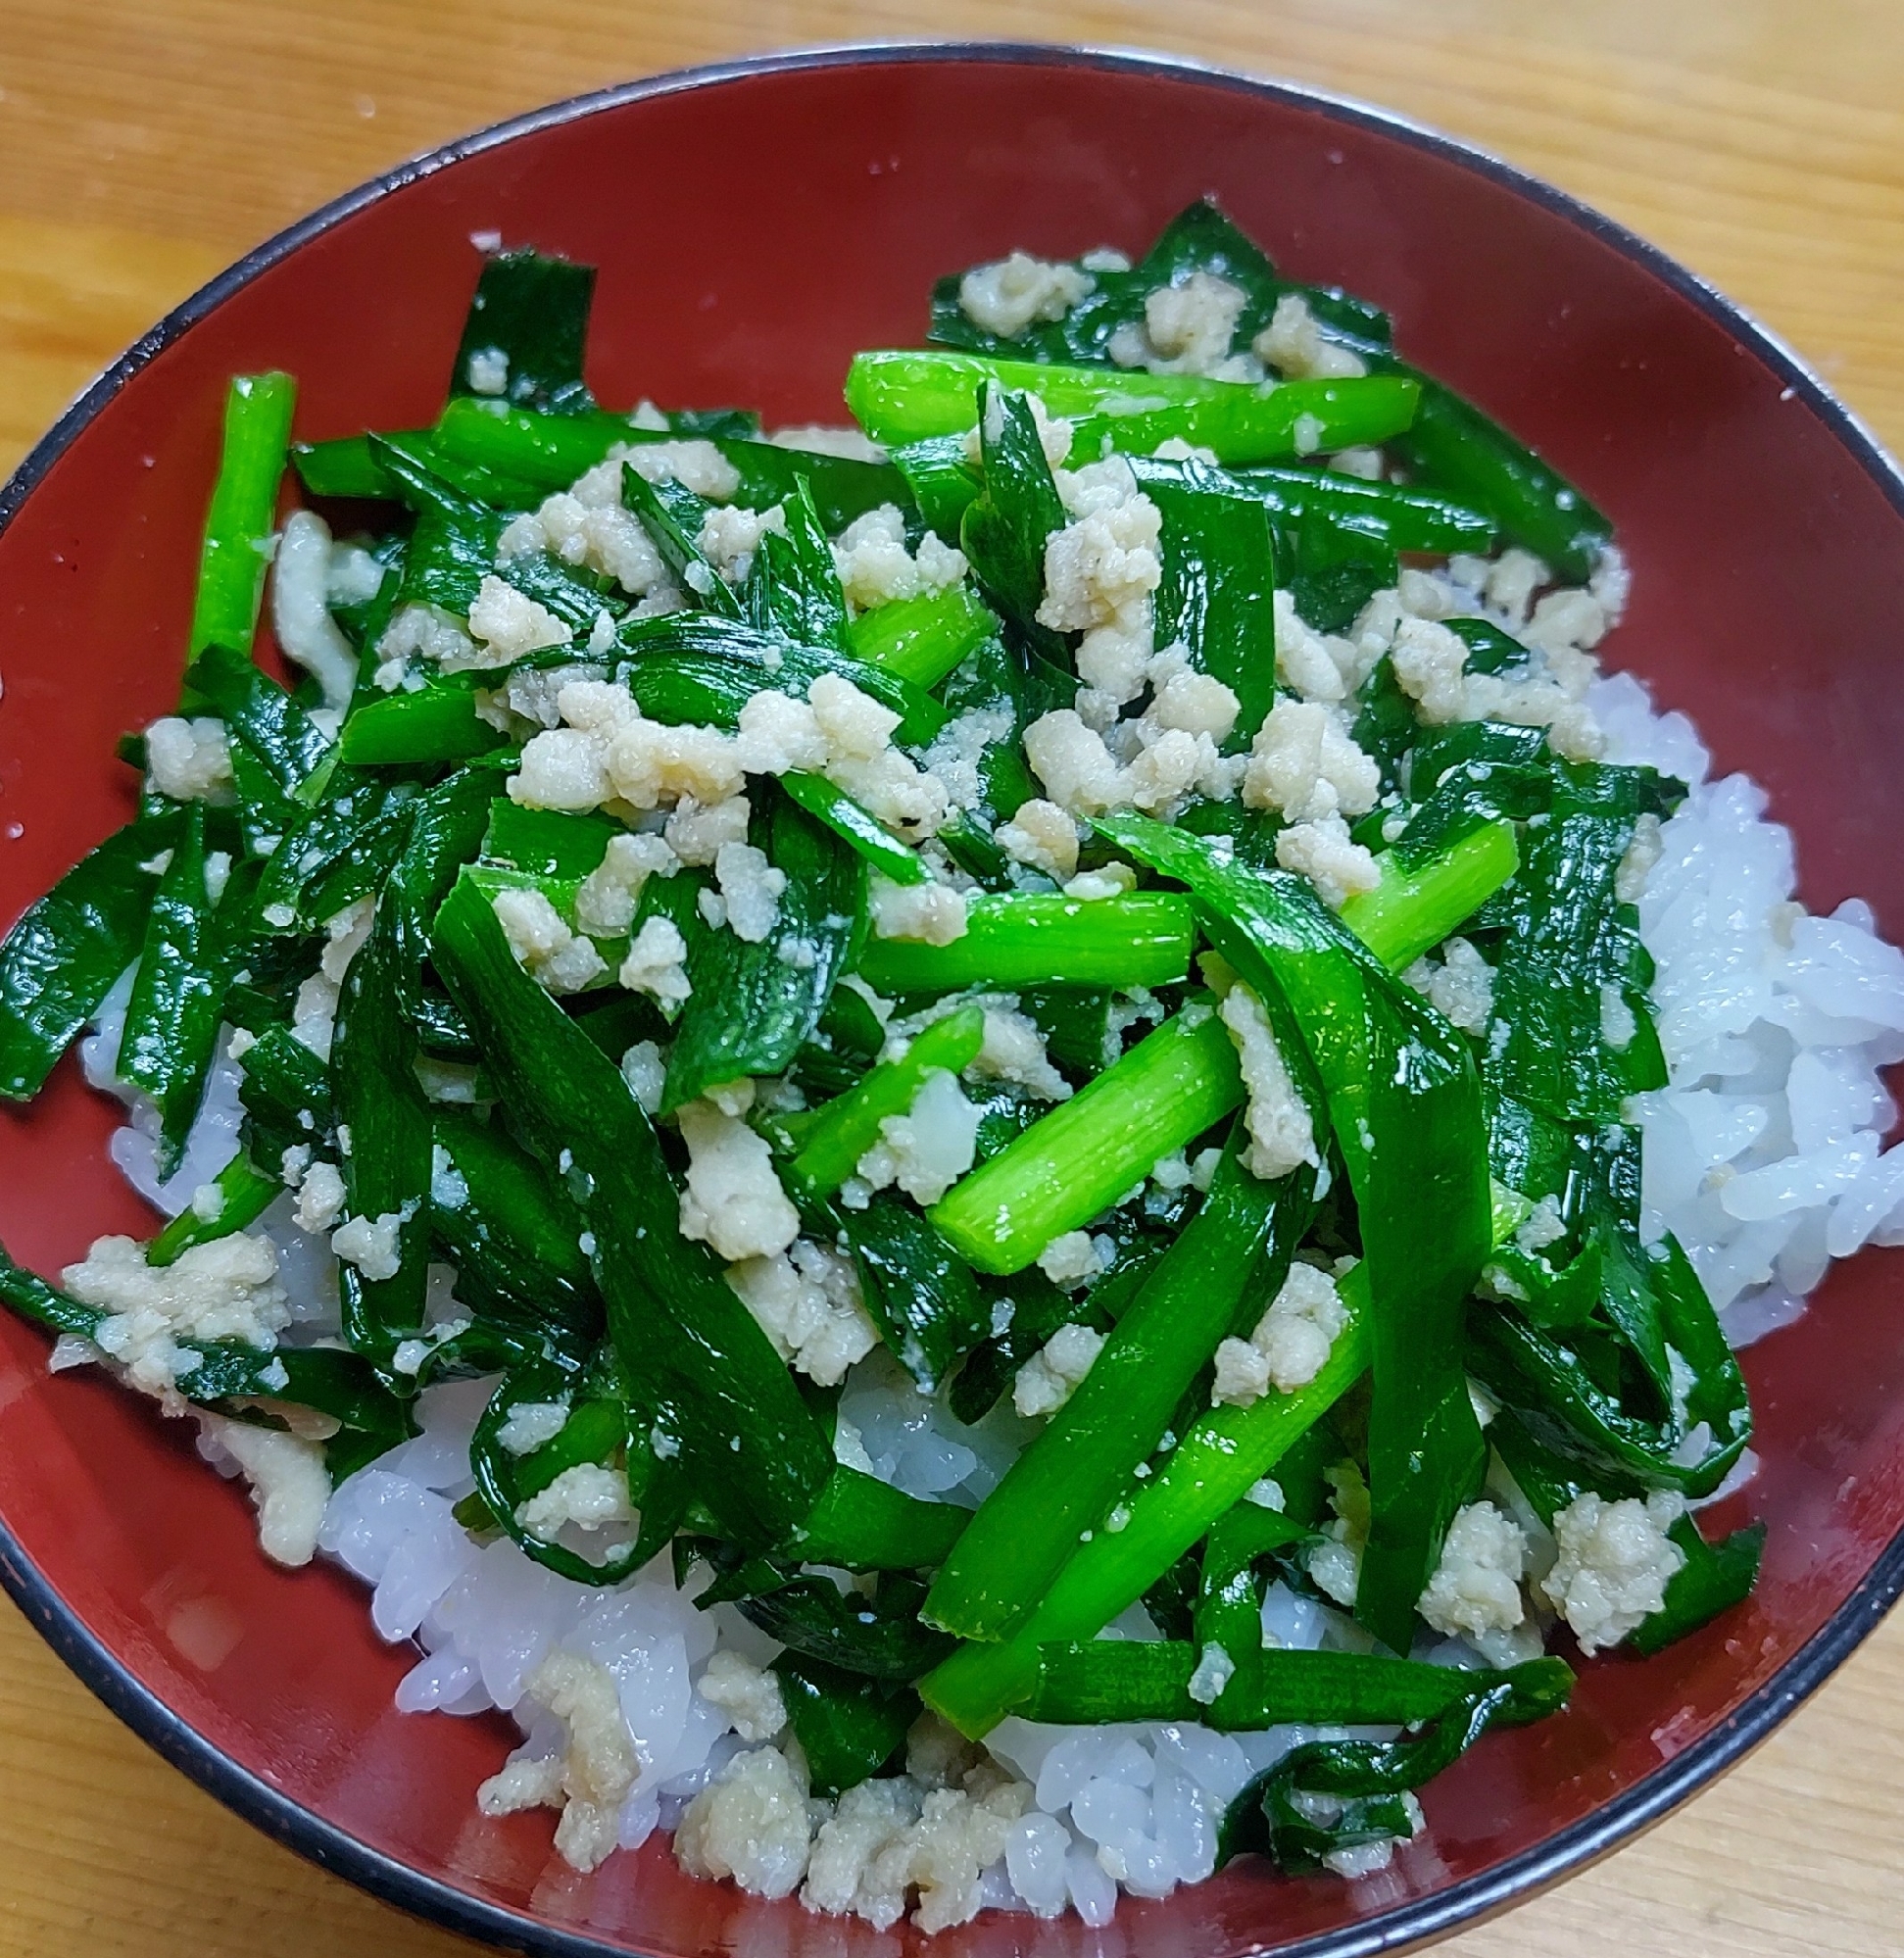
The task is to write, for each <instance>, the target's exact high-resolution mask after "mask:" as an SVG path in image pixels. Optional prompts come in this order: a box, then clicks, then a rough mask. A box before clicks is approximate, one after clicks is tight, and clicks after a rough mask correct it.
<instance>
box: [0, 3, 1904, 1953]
mask: <svg viewBox="0 0 1904 1958" xmlns="http://www.w3.org/2000/svg"><path fill="white" fill-rule="evenodd" d="M927 28H930V30H931V31H933V32H935V33H940V34H956V33H963V34H969V35H975V36H1012V37H1033V36H1036V37H1043V38H1049V39H1058V40H1067V39H1068V40H1085V41H1093V42H1097V43H1099V44H1121V45H1143V46H1152V47H1159V48H1165V49H1169V50H1172V51H1175V52H1177V53H1182V54H1191V55H1199V56H1203V57H1206V58H1208V59H1210V60H1214V61H1221V62H1228V63H1232V64H1234V65H1237V66H1240V67H1244V68H1248V69H1253V70H1256V71H1258V72H1261V73H1269V74H1283V75H1290V76H1294V77H1297V78H1300V79H1303V80H1307V81H1313V82H1318V83H1321V84H1323V85H1324V86H1326V87H1329V88H1334V89H1338V90H1341V91H1343V92H1345V93H1349V94H1354V95H1359V96H1364V97H1366V98H1368V99H1369V100H1371V101H1375V102H1380V103H1383V104H1386V105H1388V106H1390V107H1391V108H1395V109H1399V110H1402V111H1405V112H1407V113H1408V114H1410V115H1413V116H1415V117H1417V118H1420V119H1421V120H1423V121H1425V122H1433V123H1438V124H1440V126H1442V127H1444V128H1447V129H1450V130H1453V131H1454V132H1456V133H1457V134H1460V135H1463V136H1466V137H1469V138H1471V139H1474V140H1476V141H1479V142H1481V143H1483V144H1485V145H1486V146H1488V147H1489V148H1490V149H1493V150H1495V151H1497V152H1499V153H1500V154H1502V155H1504V156H1506V157H1508V158H1510V159H1512V160H1513V161H1514V162H1516V163H1519V164H1522V165H1524V166H1526V167H1527V168H1529V169H1531V170H1534V171H1538V172H1540V173H1541V174H1543V175H1545V176H1547V177H1550V178H1552V179H1553V180H1554V181H1555V182H1557V183H1560V184H1562V185H1564V186H1565V187H1566V188H1568V189H1569V190H1572V191H1575V192H1577V193H1579V194H1580V195H1581V196H1583V197H1586V198H1587V199H1588V200H1590V201H1591V202H1593V203H1595V204H1597V205H1599V206H1600V207H1602V208H1603V209H1605V210H1607V211H1609V212H1611V213H1612V214H1613V215H1614V216H1615V217H1617V218H1620V219H1622V220H1625V221H1626V222H1627V223H1629V224H1631V225H1633V226H1635V228H1636V229H1637V230H1639V231H1641V232H1642V233H1644V234H1645V235H1646V236H1647V237H1649V238H1652V239H1654V240H1656V241H1657V242H1658V243H1659V244H1661V245H1663V246H1665V247H1666V249H1667V250H1668V251H1671V252H1674V253H1676V254H1677V255H1678V256H1679V257H1681V258H1682V259H1684V261H1685V262H1686V263H1687V264H1689V265H1691V266H1692V267H1693V268H1694V269H1696V270H1698V271H1700V272H1702V273H1704V274H1705V275H1706V276H1707V277H1709V278H1711V279H1712V280H1713V281H1715V282H1716V283H1717V284H1718V285H1719V286H1721V287H1722V288H1724V289H1725V290H1726V291H1727V292H1729V293H1731V294H1732V295H1733V297H1734V298H1735V299H1738V300H1740V301H1742V302H1743V303H1744V304H1745V305H1746V306H1747V307H1749V308H1751V309H1752V310H1753V311H1754V312H1756V313H1757V314H1758V316H1759V317H1760V318H1763V319H1765V320H1767V321H1768V322H1769V323H1770V324H1771V325H1772V326H1773V327H1774V328H1775V329H1777V330H1778V331H1779V332H1781V333H1782V334H1783V335H1784V336H1785V337H1786V338H1787V339H1788V340H1789V341H1791V342H1792V344H1793V345H1795V346H1796V347H1797V349H1798V350H1799V352H1800V353H1801V354H1802V355H1803V356H1805V357H1806V358H1807V359H1808V360H1809V361H1810V362H1811V363H1812V364H1813V365H1814V366H1815V367H1817V368H1819V370H1820V371H1821V372H1822V373H1823V374H1824V375H1825V376H1826V377H1827V379H1828V380H1829V381H1831V383H1832V384H1833V385H1834V386H1835V387H1836V388H1837V389H1838V390H1839V391H1840V392H1841V393H1842V394H1843V395H1844V397H1845V398H1846V399H1847V400H1848V401H1849V402H1850V404H1851V406H1852V407H1853V408H1854V409H1856V410H1857V411H1859V412H1860V413H1861V414H1863V415H1864V416H1866V417H1867V418H1868V419H1869V421H1870V422H1871V423H1872V424H1873V425H1874V426H1875V428H1876V429H1877V431H1878V433H1879V435H1880V437H1881V438H1883V439H1885V440H1887V441H1888V442H1889V443H1890V445H1891V446H1892V447H1893V448H1894V449H1896V448H1900V447H1904V110H1901V109H1900V108H1899V106H1898V104H1899V103H1900V102H1901V101H1904V11H1900V9H1899V7H1898V4H1897V0H1569V4H1566V5H1565V6H1562V5H1559V4H1556V0H1412V4H1411V0H1170V4H1169V5H1167V6H1166V5H1164V4H1161V0H1076V4H1073V5H1068V6H1066V5H1059V4H1041V0H941V4H940V5H938V6H936V7H933V8H924V7H907V6H905V5H903V4H901V0H695V4H694V5H688V4H685V0H677V4H674V5H668V4H665V0H661V4H656V0H619V4H610V0H480V4H472V0H298V4H291V0H90V4H89V5H86V6H83V7H75V6H73V4H72V0H0V464H4V465H5V466H11V465H12V464H13V463H14V462H15V461H16V460H17V459H18V457H19V456H20V455H21V454H23V453H24V450H25V449H26V447H27V446H28V444H29V443H30V442H31V441H32V440H33V439H34V438H35V437H36V436H37V435H38V434H39V433H40V431H41V429H42V428H43V427H44V426H45V425H46V424H47V423H48V422H49V421H50V420H51V419H52V418H53V416H54V415H55V414H56V413H57V412H58V410H59V409H60V408H61V407H62V406H63V404H64V403H65V402H66V400H67V399H68V398H69V397H70V396H71V395H72V394H73V392H74V391H75V390H76V389H78V388H79V387H80V386H81V385H82V383H83V382H84V381H85V380H86V379H87V378H88V377H89V376H90V374H91V373H92V372H93V371H94V370H95V369H96V368H97V367H100V366H101V365H102V364H103V363H104V362H105V361H106V360H107V359H108V358H109V357H111V356H112V355H114V354H116V353H117V352H118V351H119V350H120V348H121V347H122V345H123V344H124V343H125V342H126V341H128V340H130V339H131V338H132V337H133V335H134V334H135V333H137V332H138V331H139V330H140V329H141V328H142V327H144V326H145V325H147V324H148V323H149V322H150V321H151V320H152V319H154V318H157V317H158V316H159V315H160V314H161V313H163V312H164V311H165V310H166V309H167V308H169V307H170V306H171V305H172V304H173V303H174V302H175V301H176V300H178V299H181V298H182V297H184V295H185V294H186V293H187V292H188V291H190V290H191V288H192V287H194V286H195V285H197V284H198V283H199V282H200V281H201V280H203V279H205V278H207V277H209V276H210V275H211V274H212V273H213V272H215V271H217V270H218V269H220V267H221V266H223V265H224V264H226V263H227V262H228V261H230V260H231V259H232V258H234V257H235V256H236V255H237V254H238V253H239V252H241V251H242V250H244V249H245V248H246V247H247V246H249V245H251V244H253V243H255V242H256V241H257V240H258V239H260V238H262V237H264V236H265V235H266V234H268V233H269V232H270V231H273V230H275V229H276V228H277V227H278V226H280V225H281V224H284V223H286V222H287V221H289V220H291V219H293V218H296V217H298V216H299V215H300V214H302V213H303V212H304V211H305V210H307V209H309V208H310V207H311V206H313V205H315V204H317V203H318V202H320V201H321V200H323V199H324V198H327V197H330V196H332V195H333V194H335V193H336V192H337V191H340V190H342V189H344V188H346V187H347V186H348V185H350V184H353V183H355V182H357V181H358V180H359V179H360V178H363V177H366V176H368V175H369V174H371V173H372V172H373V171H378V170H381V169H382V168H384V167H385V166H386V165H388V164H390V163H393V162H395V161H396V160H397V159H398V158H400V157H402V156H404V155H406V154H408V153H409V152H411V151H414V150H417V149H421V148H424V147H426V146H427V145H429V144H432V143H435V142H438V141H441V140H442V139H443V138H445V137H448V136H452V135H455V134H457V133H459V132H461V131H464V130H466V129H471V128H474V127H476V126H478V125H479V124H482V123H484V122H492V121H494V120H496V119H497V118H499V117H503V116H507V115H512V114H513V113H515V112H516V111H518V110H522V109H526V108H530V107H532V106H534V105H536V104H538V103H542V102H545V101H550V100H553V99H555V98H557V97H559V96H562V95H567V94H570V93H573V92H574V91H577V90H580V89H584V88H592V87H596V86H598V85H600V84H601V83H604V82H607V81H612V80H617V79H621V78H624V77H627V76H630V75H635V74H640V73H646V72H651V71H654V70H657V69H664V68H670V67H674V66H676V65H679V64H682V63H687V62H695V61H704V60H708V59H711V58H717V57H721V56H726V55H732V54H737V53H741V52H744V51H747V50H750V49H757V48H764V47H772V46H785V45H792V44H797V43H801V42H814V41H827V40H850V39H867V38H876V37H891V36H899V35H904V34H908V33H917V32H920V31H922V30H925V29H927ZM1900 1760H1904V1621H1898V1622H1893V1623H1892V1624H1891V1625H1890V1626H1889V1627H1887V1628H1886V1629H1885V1631H1884V1632H1882V1633H1880V1636H1879V1637H1878V1638H1876V1639H1874V1640H1872V1642H1871V1643H1870V1644H1869V1645H1868V1646H1867V1647H1866V1648H1865V1650H1864V1651H1863V1652H1862V1653H1861V1654H1860V1655H1859V1656H1858V1657H1857V1658H1856V1659H1854V1660H1853V1661H1852V1663H1851V1664H1850V1665H1849V1666H1848V1667H1847V1668H1846V1669H1845V1671H1844V1672H1843V1674H1842V1675H1840V1677H1839V1678H1838V1679H1837V1680H1836V1681H1835V1682H1833V1683H1832V1684H1831V1686H1829V1687H1828V1688H1827V1689H1825V1691H1824V1692H1823V1693H1822V1694H1821V1695H1820V1696H1819V1698H1818V1699H1817V1701H1816V1702H1815V1703H1814V1704H1813V1705H1812V1706H1810V1707H1809V1708H1807V1709H1806V1710H1805V1711H1804V1712H1803V1713H1802V1714H1800V1715H1799V1717H1798V1718H1797V1719H1796V1720H1795V1721H1793V1722H1792V1724H1791V1725H1790V1726H1789V1727H1788V1728H1786V1729H1785V1730H1784V1731H1783V1732H1782V1734H1781V1735H1780V1736H1779V1737H1778V1738H1776V1739H1774V1740H1773V1741H1771V1742H1770V1743H1769V1744H1768V1745H1767V1746H1766V1747H1765V1748H1764V1749H1763V1750H1762V1751H1761V1752H1760V1753H1759V1754H1758V1755H1757V1756H1756V1757H1755V1758H1754V1759H1753V1760H1752V1761H1750V1762H1749V1763H1748V1764H1747V1765H1746V1766H1745V1767H1743V1768H1741V1769H1740V1770H1739V1772H1738V1773H1737V1774H1735V1775H1734V1776H1733V1777H1732V1778H1731V1780H1729V1781H1728V1782H1726V1783H1724V1784H1723V1785H1722V1786H1721V1787H1717V1788H1714V1789H1713V1790H1712V1791H1711V1792H1709V1793H1708V1794H1706V1795H1705V1796H1703V1797H1702V1798H1701V1799H1700V1800H1698V1801H1697V1802H1695V1803H1694V1804H1693V1805H1692V1806H1691V1807H1690V1808H1689V1809H1688V1810H1686V1811H1684V1813H1682V1814H1681V1815H1680V1816H1678V1817H1677V1818H1676V1819H1675V1820H1673V1821H1672V1822H1670V1823H1668V1824H1667V1825H1666V1826H1665V1827H1664V1828H1662V1829H1660V1830H1658V1831H1657V1832H1656V1833H1655V1834H1653V1835H1652V1836H1649V1837H1648V1838H1647V1839H1646V1840H1644V1841H1643V1842H1640V1843H1637V1844H1635V1846H1633V1847H1632V1848H1630V1849H1628V1850H1626V1851H1625V1852H1624V1853H1623V1854H1621V1855H1620V1856H1619V1857H1617V1858H1616V1859H1615V1860H1614V1861H1613V1862H1611V1863H1610V1864H1608V1865H1606V1866H1604V1867H1602V1868H1601V1869H1599V1870H1597V1871H1595V1872H1592V1873H1590V1874H1588V1875H1587V1876H1585V1877H1582V1878H1581V1879H1579V1880H1578V1881H1577V1882H1575V1883H1572V1884H1570V1885H1567V1886H1566V1887H1565V1888H1563V1889H1561V1890H1560V1891H1558V1892H1557V1893H1556V1894H1554V1895H1552V1896H1549V1897H1547V1898H1545V1899H1543V1900H1541V1901H1540V1902H1538V1903H1536V1904H1533V1905H1530V1906H1529V1907H1528V1908H1526V1909H1525V1910H1523V1911H1520V1912H1518V1913H1516V1914H1515V1915H1513V1916H1512V1917H1510V1918H1508V1919H1506V1920H1503V1921H1502V1922H1500V1923H1497V1924H1495V1925H1493V1926H1490V1927H1487V1928H1484V1929H1482V1930H1480V1931H1476V1932H1472V1933H1470V1934H1467V1935H1466V1936H1464V1937H1462V1938H1459V1939H1456V1940H1455V1941H1454V1943H1453V1944H1451V1945H1449V1946H1448V1947H1446V1948H1447V1949H1448V1950H1449V1951H1450V1952H1451V1953H1458V1954H1460V1958H1507V1954H1509V1953H1515V1952H1520V1951H1525V1950H1538V1951H1540V1952H1542V1953H1543V1954H1546V1958H1587V1954H1589V1953H1594V1952H1598V1951H1600V1950H1602V1949H1607V1948H1614V1949H1619V1950H1621V1951H1622V1952H1624V1953H1626V1954H1629V1958H1706V1954H1712V1958H1722V1954H1723V1958H1775V1954H1776V1958H1800V1954H1823V1953H1831V1954H1834V1958H1857V1954H1873V1958H1876V1954H1880V1953H1888V1954H1894V1953H1897V1952H1898V1951H1900V1950H1904V1850H1900V1847H1899V1843H1898V1839H1897V1838H1898V1830H1897V1823H1898V1820H1899V1818H1900V1807H1901V1804H1900V1801H1899V1797H1898V1794H1897V1791H1896V1790H1897V1781H1898V1775H1899V1768H1898V1764H1899V1762H1900ZM473 1948H474V1947H472V1946H469V1945H467V1944H465V1943H464V1942H463V1940H461V1939H459V1938H454V1937H451V1936H449V1935H448V1934H444V1933H441V1932H438V1931H435V1930H433V1929H429V1928H427V1927H424V1926H421V1925H417V1924H413V1923H411V1922H410V1921H409V1920H407V1919H405V1918H402V1917H400V1916H398V1915H396V1914H395V1913H393V1912H391V1911H389V1910H387V1909H385V1908H384V1907H383V1906H382V1905H380V1904H377V1903H374V1902H372V1901H371V1900H370V1899H369V1898H367V1897H366V1896H364V1895H362V1894H360V1893H359V1892H358V1891H356V1890H354V1889H352V1888H350V1887H349V1886H348V1885H344V1884H342V1883H340V1882H338V1881H336V1880H335V1879H332V1878H330V1877H327V1876H324V1875H322V1874H321V1873H320V1872H318V1871H317V1870H316V1869H314V1868H311V1867H309V1866H307V1865H306V1864H304V1863H302V1862H300V1861H299V1860H297V1859H296V1858H295V1857H293V1856H292V1855H290V1854H289V1853H288V1852H287V1851H285V1850H283V1849H280V1848H278V1847H276V1846H275V1845H274V1844H272V1843H270V1842H269V1841H267V1840H266V1839H265V1837H263V1836H258V1835H256V1834H254V1833H253V1832H252V1831H251V1830H250V1829H249V1828H247V1827H246V1825H245V1824H243V1823H241V1822H239V1821H237V1820H236V1819H235V1818H234V1817H232V1816H230V1815H228V1814H227V1813H226V1812H225V1811H224V1810H223V1809H221V1808H220V1807H219V1806H218V1805H217V1804H216V1803H214V1802H213V1801H212V1800H211V1799H210V1797H208V1796H206V1795H204V1794H201V1793H200V1792H199V1791H198V1790H197V1789H196V1788H195V1787H192V1786H191V1785H190V1784H189V1783H188V1782H186V1781H185V1780H184V1778H183V1777H182V1776H179V1775H177V1774H175V1773H174V1772H173V1771H172V1770H171V1769H170V1768H169V1767H167V1766H165V1765H164V1764H163V1763H162V1762H161V1761H160V1760H159V1759H158V1757H157V1756H156V1755H153V1754H150V1753H148V1752H147V1751H146V1749H145V1748H144V1747H143V1746H142V1745H141V1744H140V1743H139V1742H138V1741H137V1740H135V1739H134V1738H132V1736H131V1735H130V1734H129V1733H128V1732H126V1731H125V1730H124V1729H123V1728H122V1727H120V1726H119V1725H118V1724H117V1723H116V1722H115V1721H114V1720H113V1719H112V1718H111V1716H110V1715H108V1714H107V1713H106V1712H105V1710H104V1709H103V1708H102V1707H100V1706H99V1705H98V1704H97V1703H96V1702H95V1701H94V1700H93V1699H92V1698H91V1697H90V1696H89V1695H88V1694H87V1693H86V1692H85V1691H84V1690H83V1689H81V1688H80V1687H79V1686H78V1685H77V1684H76V1683H75V1682H74V1681H73V1679H72V1678H71V1677H70V1676H69V1675H68V1674H67V1672H66V1671H65V1670H64V1668H62V1667H61V1666H60V1665H59V1663H58V1662H57V1661H56V1660H55V1659H54V1658H53V1656H52V1655H51V1653H50V1652H48V1651H47V1650H46V1649H45V1648H44V1647H43V1646H42V1645H41V1644H40V1643H39V1641H38V1640H36V1639H35V1638H34V1637H33V1635H32V1634H31V1633H30V1632H29V1631H28V1630H27V1628H26V1626H25V1625H24V1622H23V1621H22V1620H21V1619H20V1618H19V1616H18V1615H17V1614H16V1613H15V1612H14V1611H13V1609H12V1607H11V1606H4V1607H0V1958H11V1955H12V1954H26V1953H31V1954H33V1958H68V1954H74V1958H76V1954H79V1953H82V1952H83V1953H84V1954H86V1958H108V1954H118V1953H127V1954H132V1953H136V1954H140V1958H153V1954H159V1953H173V1952H180V1951H191V1952H193V1953H196V1954H201V1958H224V1954H227V1953H230V1954H234V1958H235V1954H239V1953H243V1954H246V1958H251V1954H254V1953H255V1952H257V1951H258V1950H260V1949H264V1950H276V1951H285V1952H290V1953H295V1954H298V1958H328V1954H331V1953H337V1954H344V1953H353V1954H355V1953H361V1952H364V1951H366V1950H370V1949H375V1950H377V1951H378V1952H380V1953H384V1954H388V1958H412V1955H413V1954H414V1958H424V1954H431V1958H437V1955H438V1954H440V1958H450V1954H452V1953H454V1952H458V1951H464V1952H467V1951H472V1950H473Z"/></svg>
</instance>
